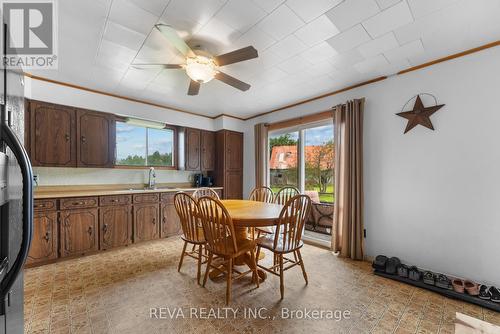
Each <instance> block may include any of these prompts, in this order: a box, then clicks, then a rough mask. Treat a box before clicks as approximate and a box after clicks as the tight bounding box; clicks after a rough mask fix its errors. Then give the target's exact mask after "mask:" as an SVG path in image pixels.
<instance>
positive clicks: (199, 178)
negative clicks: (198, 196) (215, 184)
mask: <svg viewBox="0 0 500 334" xmlns="http://www.w3.org/2000/svg"><path fill="white" fill-rule="evenodd" d="M202 184H203V174H201V173H200V174H194V186H195V187H196V188H199V187H202Z"/></svg>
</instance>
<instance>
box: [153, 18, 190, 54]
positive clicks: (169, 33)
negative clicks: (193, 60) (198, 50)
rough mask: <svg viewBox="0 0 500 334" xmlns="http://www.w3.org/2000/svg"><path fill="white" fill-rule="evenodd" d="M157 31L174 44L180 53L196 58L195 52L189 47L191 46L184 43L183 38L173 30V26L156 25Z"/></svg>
mask: <svg viewBox="0 0 500 334" xmlns="http://www.w3.org/2000/svg"><path fill="white" fill-rule="evenodd" d="M155 27H156V29H158V30H159V31H160V32H161V33H162V35H163V36H164V37H165V38H166V39H167V40H168V41H169V42H170V44H172V45H173V46H174V47H175V48H176V49H177V50H179V51H180V53H182V54H183V55H184V56H186V57H195V56H196V55H195V54H194V52H193V50H191V48H190V47H189V45H187V44H186V42H184V40H183V39H182V38H180V37H179V35H177V31H175V29H173V28H172V27H171V26H168V25H166V24H161V23H159V24H156V25H155Z"/></svg>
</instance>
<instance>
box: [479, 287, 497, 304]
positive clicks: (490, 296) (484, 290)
mask: <svg viewBox="0 0 500 334" xmlns="http://www.w3.org/2000/svg"><path fill="white" fill-rule="evenodd" d="M479 298H481V299H484V300H491V301H492V302H495V303H500V291H499V290H498V289H497V288H496V287H494V286H491V287H490V288H488V287H487V286H486V285H481V287H480V288H479Z"/></svg>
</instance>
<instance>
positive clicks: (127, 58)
mask: <svg viewBox="0 0 500 334" xmlns="http://www.w3.org/2000/svg"><path fill="white" fill-rule="evenodd" d="M136 54H137V51H136V50H132V49H129V48H127V47H124V46H122V45H119V44H116V43H113V42H111V41H107V40H105V39H103V40H102V41H101V45H100V47H99V53H98V55H99V56H100V57H107V58H110V59H111V60H116V61H119V62H123V63H128V64H130V63H131V62H132V60H133V59H134V57H135V55H136Z"/></svg>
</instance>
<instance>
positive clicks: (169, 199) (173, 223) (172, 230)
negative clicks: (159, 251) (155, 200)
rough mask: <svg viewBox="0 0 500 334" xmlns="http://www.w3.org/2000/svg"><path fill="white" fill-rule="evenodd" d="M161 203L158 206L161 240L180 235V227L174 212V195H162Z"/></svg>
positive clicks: (178, 219) (177, 216)
mask: <svg viewBox="0 0 500 334" xmlns="http://www.w3.org/2000/svg"><path fill="white" fill-rule="evenodd" d="M162 195H163V196H162V202H161V204H160V212H161V230H160V236H161V237H162V238H167V237H171V236H174V235H179V234H182V225H181V220H180V218H179V215H178V214H177V211H176V210H175V206H174V196H175V194H162Z"/></svg>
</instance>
